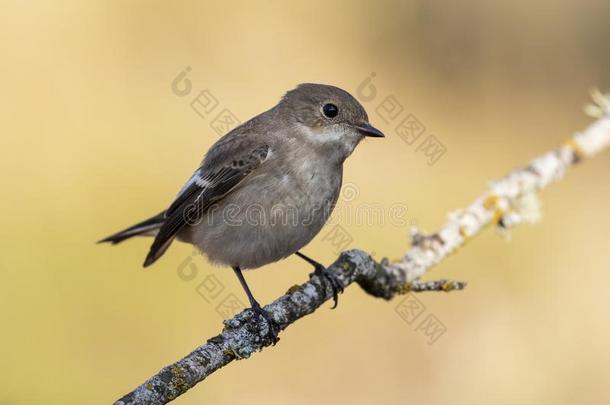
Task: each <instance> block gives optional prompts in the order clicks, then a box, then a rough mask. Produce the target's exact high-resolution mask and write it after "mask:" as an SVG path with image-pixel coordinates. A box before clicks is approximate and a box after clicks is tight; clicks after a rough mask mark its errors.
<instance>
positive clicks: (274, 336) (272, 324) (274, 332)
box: [251, 305, 280, 346]
mask: <svg viewBox="0 0 610 405" xmlns="http://www.w3.org/2000/svg"><path fill="white" fill-rule="evenodd" d="M251 309H252V312H254V314H255V315H258V316H260V317H261V318H263V319H264V320H265V321H266V322H267V326H268V329H267V337H268V338H269V339H270V340H271V342H272V344H273V346H275V344H276V343H277V342H279V341H280V338H279V337H278V333H279V331H280V325H279V324H278V323H277V322H276V321H275V320H274V319H273V318H272V317H271V315H270V314H269V313H268V312H267V311H265V310H264V309H263V308H261V306H260V305H253V306H252V308H251Z"/></svg>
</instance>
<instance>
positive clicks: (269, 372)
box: [0, 0, 610, 405]
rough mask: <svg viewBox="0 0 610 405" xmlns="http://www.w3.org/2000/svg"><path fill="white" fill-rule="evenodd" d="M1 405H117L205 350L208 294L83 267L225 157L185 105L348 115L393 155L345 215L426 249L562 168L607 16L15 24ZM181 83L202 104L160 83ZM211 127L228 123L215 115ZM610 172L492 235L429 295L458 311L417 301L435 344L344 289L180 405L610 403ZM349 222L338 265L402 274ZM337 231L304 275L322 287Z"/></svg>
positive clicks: (117, 16)
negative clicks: (397, 218)
mask: <svg viewBox="0 0 610 405" xmlns="http://www.w3.org/2000/svg"><path fill="white" fill-rule="evenodd" d="M0 16H1V17H0V44H1V48H0V49H1V50H2V59H3V60H2V63H1V64H0V66H1V67H0V69H1V75H0V81H1V82H0V83H1V88H2V93H3V95H2V97H0V114H1V116H2V119H1V120H0V125H1V127H0V131H1V133H2V135H1V144H0V162H1V163H0V164H1V165H2V166H1V167H2V176H1V180H2V184H1V185H2V190H3V193H2V198H1V199H0V211H1V212H2V213H3V221H2V227H1V228H0V237H1V240H2V241H3V248H2V254H0V265H1V270H2V282H1V283H0V305H1V308H2V309H1V310H0V322H1V323H2V333H0V348H1V349H0V350H1V351H0V358H1V359H2V360H1V363H2V366H1V367H0V404H2V405H21V404H83V403H85V404H107V403H110V402H112V401H114V400H116V399H118V398H119V397H120V396H122V395H123V394H125V393H127V392H128V391H129V390H131V389H132V388H134V387H135V386H136V385H139V384H140V383H142V382H143V381H144V380H145V379H146V378H148V377H149V376H151V375H152V374H153V373H154V372H156V371H157V370H158V369H160V368H161V367H162V366H164V365H166V364H169V363H170V362H173V361H175V360H177V359H179V358H180V357H182V356H183V355H185V354H187V353H188V352H189V351H190V350H192V349H193V348H195V347H196V346H197V345H199V344H201V343H202V342H204V341H205V339H207V338H208V337H211V336H213V335H215V334H216V333H217V332H218V331H219V330H220V329H221V327H222V325H221V320H222V318H221V316H220V315H219V314H218V313H217V312H216V306H215V304H214V303H208V302H206V301H205V300H204V299H203V298H202V297H201V296H200V295H199V294H198V293H197V286H198V284H199V283H200V282H201V281H202V280H203V279H204V278H205V276H206V275H209V274H211V273H213V274H216V275H217V276H218V278H219V279H220V280H221V281H222V282H223V284H224V285H225V287H226V291H231V292H234V293H235V294H237V295H238V296H239V297H240V298H241V299H243V301H244V302H245V298H244V297H243V295H242V294H243V293H242V291H241V289H240V287H239V285H238V283H237V280H236V279H234V276H233V274H232V272H231V271H229V270H227V269H223V268H212V267H211V266H210V265H208V264H207V263H206V262H205V261H203V259H202V258H201V257H196V258H194V260H195V263H196V264H197V269H198V270H197V271H198V273H197V274H196V277H195V278H194V279H193V280H190V281H186V280H183V279H182V278H180V277H179V275H178V270H177V269H178V267H179V266H180V264H181V263H183V261H184V260H185V258H188V257H189V256H190V255H191V249H190V248H189V247H188V246H186V245H182V244H178V243H177V244H175V245H174V246H172V248H171V249H170V251H169V252H168V254H166V255H165V256H164V257H163V258H162V260H160V261H159V262H158V263H157V264H156V265H155V266H153V267H152V268H150V269H147V270H143V269H142V268H141V263H142V261H143V259H144V256H145V254H146V252H147V249H148V246H149V243H150V240H148V239H139V240H133V241H129V242H127V243H125V244H123V245H120V246H118V247H109V246H106V245H104V246H100V245H95V244H94V242H95V241H96V240H98V239H100V238H101V237H103V236H107V235H108V234H109V233H112V232H114V231H117V230H120V229H122V228H124V227H125V226H128V225H131V224H133V223H135V222H137V221H139V220H141V219H144V218H146V217H148V216H150V215H153V214H156V213H157V212H159V211H160V210H162V209H163V208H164V207H166V206H167V205H168V203H169V202H170V201H171V200H172V198H173V196H174V195H175V193H176V192H177V190H178V189H179V188H180V187H181V185H182V183H183V182H184V181H185V180H186V179H187V177H188V176H189V175H190V174H191V172H192V171H193V170H194V169H195V168H196V166H197V164H198V162H199V161H200V159H201V157H202V156H203V153H204V152H205V151H206V150H207V148H208V147H209V146H210V145H211V144H212V143H213V142H214V141H215V140H216V139H217V138H218V135H217V134H216V133H215V132H214V131H213V130H212V128H211V127H210V122H211V120H212V118H213V117H212V116H208V117H203V118H202V117H200V116H199V115H197V114H196V113H195V112H194V111H193V109H192V108H191V107H190V104H189V103H190V101H191V100H192V99H193V98H194V96H195V95H196V94H197V92H198V91H200V90H203V89H209V90H210V91H211V92H212V93H213V95H214V96H215V97H216V98H217V99H218V101H219V104H220V106H221V107H222V108H227V109H229V110H230V111H231V112H233V113H234V114H235V116H237V117H238V118H239V119H240V120H242V121H244V120H246V119H248V118H249V117H251V116H254V115H256V114H258V113H259V112H262V111H263V110H265V109H267V108H269V107H271V106H272V105H273V104H275V103H276V102H277V100H278V99H279V97H280V96H281V95H282V94H283V92H285V91H286V90H288V89H290V88H292V87H294V86H295V85H296V84H297V83H300V82H321V83H329V84H335V85H337V86H340V87H342V88H345V89H346V90H348V91H350V92H352V94H356V89H357V87H358V86H359V85H360V84H361V83H362V82H363V80H365V79H366V78H368V77H369V76H370V75H371V73H373V72H374V73H375V77H374V79H373V82H372V83H373V85H374V86H375V88H376V89H377V91H378V92H377V96H376V98H375V99H374V100H372V101H369V102H364V101H363V104H364V106H365V107H366V108H367V110H368V111H369V116H370V118H371V122H372V123H373V124H375V125H377V126H378V127H379V128H380V129H382V130H383V131H384V132H386V134H387V137H386V138H385V139H383V140H376V139H375V140H369V141H366V142H364V143H363V144H361V145H360V147H359V148H358V149H357V150H356V152H355V153H354V155H353V156H352V157H351V158H350V159H349V160H348V162H347V165H346V171H345V173H346V174H345V181H346V182H349V183H351V184H353V185H356V186H357V193H356V196H355V197H354V198H351V199H350V201H341V202H340V205H339V208H338V209H339V210H341V209H345V208H346V207H347V206H350V205H351V206H352V207H355V206H357V205H358V204H380V205H381V206H382V207H391V206H392V205H395V204H401V205H406V206H407V207H408V211H407V214H406V216H405V218H406V220H407V222H408V223H418V224H419V225H420V226H421V227H422V228H423V229H425V230H429V231H431V230H434V229H436V228H437V227H438V226H440V225H441V224H442V223H443V221H444V219H445V215H446V214H447V213H448V212H450V211H452V210H454V209H457V208H459V207H463V206H465V205H467V204H469V203H470V202H471V201H472V200H473V199H474V198H475V197H476V196H478V195H479V194H480V193H481V192H482V191H483V190H484V188H485V187H486V185H487V183H488V181H490V180H492V179H495V178H498V177H500V176H502V175H503V174H505V173H507V172H508V171H509V170H510V169H511V168H513V167H515V166H518V165H522V164H525V163H526V162H528V161H529V159H530V158H532V157H534V156H536V155H538V154H540V153H542V152H544V151H546V150H547V149H550V148H553V147H555V146H557V145H559V144H560V143H561V142H562V141H563V140H564V139H565V138H567V137H568V136H569V135H570V134H571V133H572V132H574V131H577V130H579V129H582V128H584V127H585V126H586V125H587V123H589V122H590V119H589V118H587V117H586V116H584V114H583V113H582V106H583V105H584V104H585V103H586V102H587V101H588V99H587V92H588V90H589V88H590V87H591V86H599V87H601V88H602V89H608V87H609V86H610V80H609V76H608V72H609V71H610V52H608V51H609V48H608V39H609V38H610V24H609V23H608V21H610V3H609V2H607V1H602V0H598V1H593V0H591V1H587V2H582V1H577V0H559V1H556V2H548V1H547V2H542V1H525V0H519V1H514V2H505V3H500V2H487V1H483V0H479V1H474V0H471V1H464V2H454V1H429V0H428V1H425V0H420V1H402V2H397V1H377V2H372V1H370V2H365V1H359V2H357V1H350V2H348V1H337V2H328V1H306V2H280V1H258V2H245V1H244V2H232V1H223V2H213V3H210V2H202V1H180V2H173V3H168V2H162V1H68V0H65V1H62V2H60V3H57V2H49V1H47V2H44V1H30V2H18V1H10V0H9V1H3V2H2V3H1V5H0ZM187 66H189V67H191V71H190V73H189V80H191V83H192V86H193V92H192V93H191V94H190V95H188V96H185V97H179V96H177V95H176V94H174V92H172V90H171V83H172V80H174V78H175V77H176V76H177V75H178V74H179V73H180V72H181V71H183V70H184V69H185V68H186V67H187ZM390 95H393V96H394V97H395V98H396V100H398V101H399V102H400V103H401V104H402V105H403V106H404V114H407V113H411V114H414V115H415V116H416V117H417V118H418V119H419V120H420V121H421V122H422V123H423V125H425V127H426V134H434V135H435V136H436V137H437V139H439V140H440V141H441V142H442V144H443V145H444V146H445V147H446V149H447V151H446V153H445V154H444V155H443V156H442V158H441V159H439V161H438V162H436V163H435V164H434V165H432V166H429V165H428V164H427V161H426V158H425V156H423V155H422V154H421V153H417V152H416V145H412V146H410V145H407V144H406V143H405V142H404V141H403V140H402V139H401V138H400V137H399V136H398V135H397V134H396V132H395V130H394V124H391V123H385V122H384V121H383V120H382V119H381V117H380V116H379V114H377V113H376V112H375V110H376V108H377V106H378V105H379V104H380V102H381V101H382V100H383V99H384V98H385V97H386V96H390ZM219 108H220V107H219ZM609 169H610V154H608V153H605V154H602V155H601V156H599V157H597V158H595V159H593V160H591V161H587V162H586V163H585V164H583V165H582V166H581V167H579V168H577V169H576V170H575V171H573V172H571V173H570V174H569V176H568V177H567V179H566V180H565V181H562V182H561V183H559V184H556V185H553V186H552V187H551V188H550V189H549V190H548V191H545V192H544V193H543V196H542V197H543V201H544V218H543V220H542V222H540V223H539V224H536V225H525V226H522V227H519V228H517V229H515V230H514V231H513V233H512V241H510V242H507V241H505V240H504V239H503V238H501V237H499V236H498V235H497V234H496V233H495V232H494V231H493V230H488V231H486V232H485V233H484V234H483V235H481V236H480V237H478V238H476V239H475V240H473V241H472V242H471V243H470V244H469V245H468V246H467V247H466V248H464V249H462V250H461V251H460V252H458V254H456V255H454V256H452V257H451V258H450V259H449V260H447V261H446V262H444V263H443V264H442V265H441V266H439V267H438V268H437V269H434V271H433V272H431V273H430V274H429V276H428V277H429V278H440V277H449V278H452V279H459V280H465V281H468V282H469V285H468V287H467V289H466V290H465V291H462V292H455V293H451V294H437V293H428V294H420V295H417V298H418V299H419V300H420V301H421V303H422V304H423V305H425V311H426V312H425V313H426V314H433V315H434V316H436V317H437V318H438V319H439V320H440V321H441V322H442V323H443V325H444V326H445V327H446V332H445V333H444V334H443V335H442V336H441V337H440V338H439V339H438V340H437V341H436V342H435V343H434V344H432V345H429V344H428V340H427V338H426V336H425V335H424V334H422V332H421V331H416V330H415V329H416V328H417V324H418V322H413V323H412V324H407V323H406V322H404V321H403V320H402V319H401V318H400V317H399V316H398V315H397V314H396V312H395V310H394V309H395V306H396V305H397V304H398V302H399V301H398V300H394V301H391V302H385V301H382V300H377V299H374V298H372V297H370V296H367V295H366V294H364V293H363V292H362V291H361V290H360V289H359V288H357V287H356V286H352V287H351V288H349V289H348V290H347V291H346V292H345V293H344V294H343V295H342V296H341V297H340V303H339V307H338V309H337V310H335V311H331V310H329V307H330V304H328V305H326V306H325V307H323V308H321V309H320V310H319V311H318V312H316V313H315V314H314V315H312V316H309V317H307V318H305V319H303V320H301V321H300V322H298V323H296V324H295V325H293V326H291V327H290V328H289V329H287V330H286V331H285V332H284V333H282V335H281V339H282V340H281V342H280V343H279V344H278V345H277V346H276V347H273V348H270V349H268V350H265V351H264V352H263V353H258V354H256V355H255V356H253V357H252V358H251V359H249V360H247V361H241V362H237V363H234V364H231V365H229V366H228V367H226V368H224V369H222V370H221V371H219V372H218V373H216V374H214V375H213V376H211V377H210V378H209V379H208V380H206V381H205V382H203V383H201V384H200V385H198V386H197V387H195V388H194V389H193V390H191V391H190V392H188V393H187V394H186V395H184V396H182V397H180V398H179V399H177V400H176V401H175V403H176V404H198V403H201V404H212V403H213V404H235V403H249V404H265V405H272V404H286V403H292V404H372V403H381V404H388V405H389V404H405V403H412V404H447V403H451V404H479V403H481V404H482V403H489V402H492V403H495V404H514V403H519V404H542V403H548V404H572V403H581V404H599V403H610V393H609V392H608V390H607V389H606V388H607V383H608V382H609V381H610V350H609V347H608V342H610V314H609V311H608V300H607V295H608V293H607V289H608V285H610V272H609V265H610V259H609V256H608V242H609V240H608V231H607V229H609V228H610V216H609V215H608V214H607V212H608V206H609V205H610V182H608V180H607V174H608V170H609ZM355 222H356V221H353V220H351V221H350V220H349V219H345V218H344V219H342V221H341V223H342V224H343V227H344V229H345V230H346V231H347V232H348V233H349V235H350V237H351V238H352V239H353V240H352V241H351V243H350V244H349V247H354V248H363V249H365V250H367V251H369V252H375V253H376V257H378V258H381V257H382V256H388V257H390V258H397V257H399V256H400V255H401V254H402V253H404V252H405V251H406V249H407V247H408V237H407V233H408V224H407V225H404V226H398V225H397V224H393V223H384V224H374V225H373V226H368V225H367V226H365V225H363V224H358V223H355ZM329 231H330V227H327V228H325V229H323V230H322V233H321V234H320V235H319V236H318V238H317V239H316V240H315V241H314V242H312V243H311V245H310V246H308V247H306V248H305V249H304V252H306V253H308V254H310V255H311V256H313V257H315V258H317V259H318V260H320V261H322V262H323V263H327V264H330V263H331V262H332V261H333V260H334V259H335V258H336V256H337V254H336V252H335V250H336V248H335V246H333V245H332V244H331V243H329V241H328V240H324V235H325V234H328V232H329ZM310 271H311V269H310V268H309V267H308V266H307V265H306V264H305V263H304V262H302V261H301V260H299V259H297V258H290V259H287V260H285V261H283V262H280V263H276V264H274V265H271V266H267V267H265V268H264V270H261V271H254V272H249V273H247V274H246V277H247V279H248V281H249V283H250V285H251V287H252V289H253V291H254V293H255V295H256V296H257V297H258V299H259V300H260V301H261V302H263V303H268V302H270V301H271V300H273V299H275V298H276V297H278V296H279V295H280V294H282V293H283V292H284V291H285V290H286V289H287V288H288V287H289V286H291V285H293V284H295V283H301V282H303V281H305V280H306V279H307V274H308V273H309V272H310Z"/></svg>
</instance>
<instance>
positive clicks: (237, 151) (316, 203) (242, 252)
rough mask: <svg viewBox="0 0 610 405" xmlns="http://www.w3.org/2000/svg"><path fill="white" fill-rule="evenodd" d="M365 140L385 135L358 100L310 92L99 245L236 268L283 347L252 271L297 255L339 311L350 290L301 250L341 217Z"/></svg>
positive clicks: (222, 146) (230, 142)
mask: <svg viewBox="0 0 610 405" xmlns="http://www.w3.org/2000/svg"><path fill="white" fill-rule="evenodd" d="M365 137H378V138H381V137H384V134H383V133H382V132H381V131H380V130H378V129H377V128H375V127H374V126H372V125H371V124H370V123H369V119H368V115H367V113H366V111H365V109H364V107H363V106H362V105H361V104H360V103H359V102H358V101H357V100H356V98H354V97H353V96H352V95H351V94H350V93H348V92H347V91H345V90H343V89H341V88H339V87H335V86H332V85H326V84H315V83H303V84H300V85H298V86H297V87H295V88H294V89H292V90H289V91H288V92H286V93H285V94H284V96H283V97H282V98H281V99H280V101H279V102H278V103H277V104H276V105H275V106H274V107H272V108H271V109H269V110H267V111H265V112H263V113H261V114H259V115H257V116H255V117H254V118H252V119H250V120H248V121H246V122H244V123H243V124H241V125H239V126H238V127H236V128H234V129H233V130H231V131H229V132H228V133H227V134H226V135H224V136H223V137H221V138H220V139H219V140H218V141H216V142H215V143H214V144H213V145H212V147H211V148H210V149H209V150H208V152H207V153H206V154H205V156H204V158H203V161H202V162H201V164H200V165H199V167H198V168H197V169H196V170H195V172H194V173H193V175H192V176H191V177H190V179H189V180H188V181H187V182H186V184H185V185H184V186H183V187H182V188H181V189H180V191H179V192H178V194H177V196H176V197H175V199H174V201H173V202H172V203H171V205H170V206H169V207H168V208H167V209H166V210H164V211H162V212H161V213H159V214H158V215H155V216H153V217H151V218H149V219H147V220H145V221H142V222H140V223H137V224H136V225H133V226H131V227H129V228H127V229H125V230H122V231H120V232H118V233H115V234H113V235H111V236H108V237H106V238H104V239H102V240H100V241H99V243H111V244H118V243H120V242H122V241H124V240H126V239H129V238H132V237H134V236H152V237H154V240H153V242H152V245H151V246H150V250H149V252H148V255H147V256H146V259H145V261H144V267H148V266H150V265H152V264H153V263H154V262H156V261H157V260H158V259H159V258H160V257H161V256H162V255H163V254H164V253H165V252H166V251H167V249H168V248H169V246H170V245H171V244H172V243H173V242H174V241H175V240H178V241H182V242H186V243H190V244H192V245H194V246H195V247H196V248H197V249H198V250H200V251H201V252H202V253H203V254H204V255H205V256H207V258H208V260H209V261H210V262H211V263H213V264H218V265H223V266H228V267H231V268H232V269H233V271H234V273H235V275H236V276H237V278H238V280H239V282H240V284H241V286H242V288H243V290H244V292H245V294H246V295H247V297H248V300H249V302H250V306H251V308H250V309H251V310H252V311H253V312H254V313H255V315H259V317H260V318H263V319H264V320H265V321H267V323H268V325H269V328H268V333H269V336H270V338H271V339H272V341H273V343H274V344H275V342H276V341H277V340H278V337H277V333H278V331H279V330H278V327H277V324H276V323H275V321H274V320H273V319H272V318H271V316H270V315H269V314H268V313H267V312H266V311H265V310H264V309H262V307H261V305H260V304H259V303H258V301H257V300H256V299H255V298H254V295H253V294H252V292H251V290H250V288H249V286H248V284H247V283H246V280H245V278H244V276H243V272H242V271H243V270H247V269H256V268H259V267H262V266H264V265H267V264H269V263H273V262H276V261H278V260H281V259H284V258H286V257H288V256H291V255H293V254H295V255H297V256H298V257H300V258H302V259H303V260H305V261H306V262H308V263H309V264H310V265H312V266H313V267H314V272H313V273H311V274H310V277H311V276H313V275H316V276H319V277H321V278H323V279H325V280H327V281H329V282H330V284H331V287H332V291H333V299H334V306H333V308H334V307H336V305H337V296H338V293H340V292H342V289H341V285H340V284H339V283H338V282H337V280H336V279H335V278H333V277H332V275H331V273H330V272H328V271H327V269H326V268H325V266H324V265H322V264H320V263H319V262H317V261H315V260H313V259H311V258H310V257H308V256H306V255H305V254H303V253H302V252H301V249H302V248H303V247H304V246H306V245H307V244H308V243H309V242H310V241H311V240H312V239H313V238H314V237H315V236H316V235H317V234H318V233H319V232H320V230H321V229H322V227H323V226H324V224H325V223H326V221H327V220H328V218H329V216H330V215H331V213H332V210H333V208H334V207H335V205H336V203H337V200H338V198H339V195H340V192H341V185H342V179H343V163H344V162H345V160H346V159H347V158H348V157H349V156H350V155H351V154H352V152H353V151H354V149H355V148H356V146H357V145H358V144H359V143H360V142H361V141H362V140H363V139H364V138H365ZM260 318H259V319H260Z"/></svg>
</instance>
